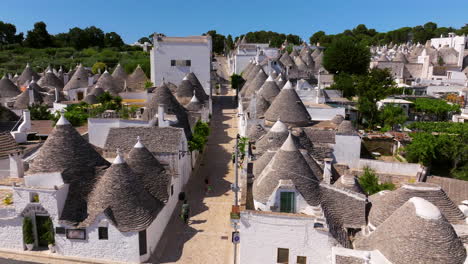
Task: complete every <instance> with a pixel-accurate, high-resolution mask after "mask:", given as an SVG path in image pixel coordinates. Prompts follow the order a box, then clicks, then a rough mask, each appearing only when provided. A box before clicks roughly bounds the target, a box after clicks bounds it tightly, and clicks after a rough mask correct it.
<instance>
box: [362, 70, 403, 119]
mask: <svg viewBox="0 0 468 264" xmlns="http://www.w3.org/2000/svg"><path fill="white" fill-rule="evenodd" d="M355 87H356V93H357V95H358V96H359V98H358V109H359V112H360V113H361V115H362V117H363V118H364V119H365V121H366V124H367V125H368V126H369V127H374V126H375V125H376V124H377V123H378V121H379V111H378V109H377V102H378V101H380V100H382V99H384V98H385V97H387V96H388V95H391V94H394V93H395V92H396V91H397V87H396V85H395V82H394V81H393V78H392V76H391V74H390V72H389V71H388V69H383V70H382V69H378V68H374V69H372V70H371V71H370V72H369V74H366V75H360V76H356V77H355Z"/></svg>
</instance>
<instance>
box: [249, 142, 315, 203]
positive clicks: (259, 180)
mask: <svg viewBox="0 0 468 264" xmlns="http://www.w3.org/2000/svg"><path fill="white" fill-rule="evenodd" d="M280 180H291V181H292V182H293V183H294V185H295V187H296V189H297V190H298V191H299V193H300V194H301V195H302V197H304V199H305V200H306V201H307V203H308V204H309V205H312V206H317V205H319V204H320V188H319V182H318V180H317V177H316V176H315V175H314V173H313V171H312V170H311V169H310V167H309V165H308V164H307V161H306V160H305V159H304V157H303V156H302V154H301V152H300V151H299V150H298V149H297V147H296V145H295V143H294V140H293V138H292V135H291V134H290V135H289V136H288V138H287V139H286V141H285V142H284V143H283V145H282V146H281V148H280V149H279V150H278V151H277V152H276V154H275V155H274V157H273V158H272V160H271V161H270V162H269V163H268V165H267V166H266V167H265V169H263V171H262V173H261V174H260V175H259V176H258V177H256V178H255V181H254V184H253V198H254V200H255V201H258V202H260V203H263V204H266V203H267V201H268V199H269V197H270V196H271V194H272V193H273V191H274V190H275V188H276V187H277V186H278V184H279V182H280Z"/></svg>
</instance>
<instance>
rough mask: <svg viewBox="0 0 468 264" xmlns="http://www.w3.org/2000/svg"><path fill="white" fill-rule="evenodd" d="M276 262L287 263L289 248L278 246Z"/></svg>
mask: <svg viewBox="0 0 468 264" xmlns="http://www.w3.org/2000/svg"><path fill="white" fill-rule="evenodd" d="M276 263H281V264H287V263H289V249H288V248H278V251H277V255H276Z"/></svg>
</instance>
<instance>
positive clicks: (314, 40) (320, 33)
mask: <svg viewBox="0 0 468 264" xmlns="http://www.w3.org/2000/svg"><path fill="white" fill-rule="evenodd" d="M325 35H326V34H325V32H323V31H322V30H320V31H317V32H315V33H314V34H313V35H312V36H310V38H309V43H310V45H315V44H316V43H319V42H320V40H321V39H322V38H323V37H324V36H325Z"/></svg>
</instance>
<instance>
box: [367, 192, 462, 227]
mask: <svg viewBox="0 0 468 264" xmlns="http://www.w3.org/2000/svg"><path fill="white" fill-rule="evenodd" d="M412 197H420V198H424V199H426V200H428V201H429V202H431V203H433V204H434V205H436V206H437V207H438V208H439V209H440V210H441V212H442V214H444V216H445V218H447V220H448V221H450V222H451V223H452V224H457V223H462V222H463V221H464V219H465V216H464V215H463V213H462V211H460V209H459V208H458V207H457V206H456V205H455V204H454V203H453V202H452V200H450V198H449V197H448V196H447V194H446V193H445V192H444V190H442V188H441V187H440V186H438V185H435V184H430V183H416V184H405V185H403V186H402V187H401V188H398V189H397V190H395V191H384V192H380V193H377V194H374V195H372V196H371V198H370V200H371V202H372V210H371V211H370V214H369V223H370V224H372V225H373V226H375V227H378V226H379V225H380V224H381V223H383V222H384V221H385V220H386V219H387V218H389V217H390V215H391V214H392V213H393V212H394V211H396V210H397V209H398V208H399V207H400V206H402V205H403V204H404V203H405V202H406V201H408V200H409V199H410V198H412Z"/></svg>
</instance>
